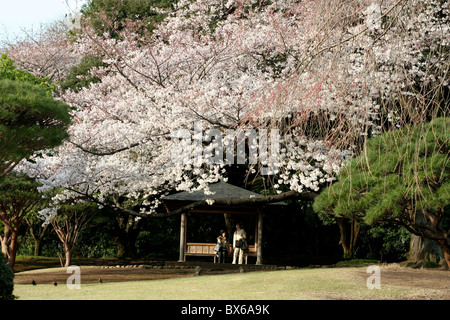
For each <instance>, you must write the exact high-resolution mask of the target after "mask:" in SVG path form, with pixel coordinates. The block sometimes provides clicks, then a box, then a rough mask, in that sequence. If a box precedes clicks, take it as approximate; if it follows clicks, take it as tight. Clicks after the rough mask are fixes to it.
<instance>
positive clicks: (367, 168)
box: [314, 117, 450, 265]
mask: <svg viewBox="0 0 450 320" xmlns="http://www.w3.org/2000/svg"><path fill="white" fill-rule="evenodd" d="M449 124H450V119H448V118H445V117H441V118H437V119H434V120H433V121H431V122H430V123H427V124H424V125H416V126H407V127H404V128H402V129H399V130H392V131H389V132H387V133H385V134H383V135H380V136H377V137H375V138H372V139H369V140H368V141H367V144H366V147H365V150H364V151H363V153H362V154H361V155H360V156H359V157H357V158H354V159H353V160H352V161H350V162H349V163H348V164H347V166H346V167H345V168H344V169H343V170H342V171H341V173H340V175H339V177H338V181H337V182H336V183H334V184H332V185H331V186H330V187H328V188H326V189H325V190H324V191H323V192H322V193H321V194H320V195H319V196H318V197H317V198H316V199H315V202H314V209H315V210H316V211H317V212H318V213H319V214H320V215H321V216H322V217H323V218H324V219H327V218H329V217H330V216H331V217H335V218H338V219H339V218H348V219H352V220H356V221H364V222H366V223H369V224H370V223H373V222H375V221H384V222H389V223H394V224H399V225H403V226H404V227H405V228H406V229H407V230H408V231H410V232H411V233H413V234H415V235H418V236H422V237H424V238H428V239H432V240H435V241H437V243H438V244H439V246H440V248H441V249H442V251H443V253H444V257H445V260H446V262H447V264H448V265H450V237H449V235H450V223H449V222H450V217H449V212H450V211H449V210H448V207H449V204H450V161H449V151H450V148H449V147H450V135H449V131H448V130H449Z"/></svg>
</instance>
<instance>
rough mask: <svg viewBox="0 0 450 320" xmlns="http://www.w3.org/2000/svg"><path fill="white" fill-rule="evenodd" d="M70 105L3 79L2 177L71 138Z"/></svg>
mask: <svg viewBox="0 0 450 320" xmlns="http://www.w3.org/2000/svg"><path fill="white" fill-rule="evenodd" d="M69 123H70V114H69V106H67V105H66V104H64V103H62V102H60V101H57V100H55V99H53V97H52V96H51V95H50V94H49V93H48V92H47V91H46V90H45V89H43V88H41V87H39V86H37V85H35V84H33V83H32V82H29V81H17V80H9V79H3V80H2V79H0V177H2V176H4V175H6V174H7V173H8V172H10V171H11V170H12V169H13V168H14V167H15V166H16V165H17V164H18V163H19V162H20V161H21V160H23V159H24V158H27V157H29V156H31V155H32V154H33V153H35V152H36V151H38V150H44V149H49V148H53V147H55V146H57V145H59V144H61V142H62V141H63V140H64V139H66V138H67V137H68V134H67V132H66V130H67V127H68V125H69Z"/></svg>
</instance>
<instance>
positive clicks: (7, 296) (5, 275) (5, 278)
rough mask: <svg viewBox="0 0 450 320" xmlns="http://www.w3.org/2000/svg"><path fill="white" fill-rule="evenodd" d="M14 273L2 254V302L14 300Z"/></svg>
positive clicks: (0, 290) (0, 280)
mask: <svg viewBox="0 0 450 320" xmlns="http://www.w3.org/2000/svg"><path fill="white" fill-rule="evenodd" d="M13 290H14V273H13V271H12V270H11V268H10V267H9V266H8V264H7V263H6V259H5V257H4V256H3V254H2V253H1V252H0V300H13V299H14V295H13Z"/></svg>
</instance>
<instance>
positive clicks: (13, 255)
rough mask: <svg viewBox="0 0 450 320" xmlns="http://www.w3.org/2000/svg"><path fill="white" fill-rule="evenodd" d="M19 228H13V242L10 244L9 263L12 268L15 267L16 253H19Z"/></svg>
mask: <svg viewBox="0 0 450 320" xmlns="http://www.w3.org/2000/svg"><path fill="white" fill-rule="evenodd" d="M18 238H19V230H13V232H12V235H11V243H10V244H9V248H10V251H9V259H8V265H9V266H10V268H11V269H12V268H13V267H14V264H15V263H16V255H17V249H18V248H19V242H18V240H19V239H18Z"/></svg>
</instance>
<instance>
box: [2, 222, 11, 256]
mask: <svg viewBox="0 0 450 320" xmlns="http://www.w3.org/2000/svg"><path fill="white" fill-rule="evenodd" d="M4 226H5V232H4V235H3V237H1V242H2V253H3V255H4V256H5V257H6V259H7V260H9V256H10V243H11V236H12V231H11V228H10V227H9V226H8V225H7V224H4Z"/></svg>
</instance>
